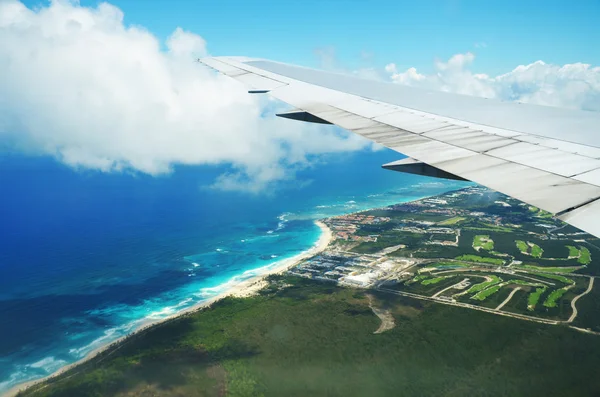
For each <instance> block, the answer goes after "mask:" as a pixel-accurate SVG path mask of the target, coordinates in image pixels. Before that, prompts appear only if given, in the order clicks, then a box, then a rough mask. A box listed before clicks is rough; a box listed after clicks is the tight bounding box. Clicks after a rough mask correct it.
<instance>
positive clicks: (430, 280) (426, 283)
mask: <svg viewBox="0 0 600 397" xmlns="http://www.w3.org/2000/svg"><path fill="white" fill-rule="evenodd" d="M451 277H454V276H444V277H436V278H430V279H428V280H423V281H421V284H423V285H429V284H437V283H439V282H440V281H442V280H445V279H447V278H451Z"/></svg>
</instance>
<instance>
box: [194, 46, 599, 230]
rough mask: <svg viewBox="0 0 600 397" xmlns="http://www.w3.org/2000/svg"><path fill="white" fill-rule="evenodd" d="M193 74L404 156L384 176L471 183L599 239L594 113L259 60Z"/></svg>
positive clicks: (212, 63) (213, 63) (229, 60)
mask: <svg viewBox="0 0 600 397" xmlns="http://www.w3.org/2000/svg"><path fill="white" fill-rule="evenodd" d="M200 62H202V63H203V64H205V65H207V66H209V67H211V68H213V69H216V70H218V71H219V72H221V73H223V74H225V75H227V76H230V77H232V78H234V79H236V80H239V81H240V82H242V83H245V84H247V85H248V86H249V87H250V88H251V89H250V90H249V92H250V93H268V94H269V95H271V96H273V97H275V98H277V99H279V100H281V101H283V102H286V103H289V104H290V105H292V106H294V107H295V108H296V109H295V110H293V111H290V112H288V113H284V114H280V115H279V116H282V117H287V118H291V119H296V120H302V121H309V122H320V123H331V124H335V125H338V126H340V127H342V128H345V129H347V130H350V131H352V132H354V133H357V134H359V135H362V136H364V137H365V138H368V139H370V140H372V141H375V142H377V143H380V144H382V145H384V146H386V147H388V148H390V149H392V150H395V151H397V152H399V153H402V154H405V155H407V156H409V158H408V159H404V160H400V161H398V162H395V163H390V164H386V165H384V167H385V168H390V169H394V170H397V171H406V172H412V173H419V174H423V175H431V176H438V177H447V178H448V177H449V178H457V179H466V180H470V181H474V182H476V183H479V184H481V185H483V186H487V187H489V188H491V189H494V190H496V191H498V192H501V193H504V194H507V195H509V196H512V197H514V198H517V199H519V200H521V201H524V202H526V203H529V204H531V205H534V206H536V207H539V208H541V209H544V210H546V211H549V212H551V213H553V214H555V215H556V216H557V217H558V218H559V219H561V220H563V221H565V222H567V223H570V224H571V225H574V226H575V227H578V228H579V229H582V230H584V231H586V232H588V233H591V234H593V235H595V236H600V113H598V112H589V111H578V110H569V109H561V108H553V107H547V106H536V105H529V104H521V103H514V102H500V101H495V100H491V99H486V98H477V97H471V96H466V95H456V94H450V93H445V92H435V91H427V90H421V89H415V88H411V87H407V86H402V85H398V84H393V83H385V82H377V81H370V80H363V79H359V78H355V77H353V76H346V75H341V74H336V73H329V72H324V71H319V70H314V69H308V68H304V67H298V66H293V65H288V64H284V63H278V62H273V61H268V60H262V59H252V58H243V57H210V58H203V59H200Z"/></svg>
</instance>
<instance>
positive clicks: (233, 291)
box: [5, 220, 333, 397]
mask: <svg viewBox="0 0 600 397" xmlns="http://www.w3.org/2000/svg"><path fill="white" fill-rule="evenodd" d="M314 223H315V225H317V226H318V227H319V228H320V229H321V235H320V236H319V239H318V240H317V242H316V243H315V244H314V245H313V246H312V247H310V248H309V249H308V250H306V251H303V252H301V253H299V254H298V255H295V256H292V257H290V258H287V259H283V260H281V261H278V262H275V263H274V264H273V266H265V268H266V269H264V271H262V272H261V273H260V274H257V275H255V276H253V277H251V278H249V279H247V280H244V281H240V282H239V283H237V284H234V285H232V286H231V288H229V289H227V290H226V291H223V292H222V293H220V294H219V295H217V296H214V297H212V298H210V299H207V300H205V301H202V302H198V303H197V304H195V305H193V306H190V307H188V308H186V309H184V310H181V311H179V312H177V313H174V314H172V315H170V316H168V317H165V318H162V319H160V320H149V321H148V322H146V323H144V324H143V325H141V326H140V327H139V328H137V329H136V330H134V331H133V332H131V333H129V334H127V335H123V336H121V337H119V338H117V339H115V340H114V341H111V342H109V343H108V344H106V345H104V346H101V347H98V348H96V349H94V350H92V351H91V352H89V353H88V354H86V356H85V357H83V358H81V359H79V360H77V361H75V362H73V363H71V364H68V365H65V366H64V367H62V368H60V369H59V370H57V371H56V372H54V373H52V374H50V375H47V376H45V377H43V378H39V379H34V380H30V381H28V382H23V383H19V384H17V385H15V386H13V387H12V388H10V389H8V390H7V391H6V394H5V396H6V397H14V396H16V395H17V394H18V393H20V392H23V391H25V390H26V389H29V388H30V387H32V386H35V385H38V384H40V383H43V382H45V381H47V380H49V379H52V378H55V377H57V376H60V375H62V374H64V373H65V372H67V371H70V370H72V369H73V368H75V367H77V366H79V365H81V364H83V363H85V362H88V361H90V360H92V359H94V358H95V357H96V356H98V355H99V354H101V353H103V352H105V351H107V350H108V349H110V348H111V347H114V346H116V345H117V344H119V343H122V342H123V341H124V340H125V339H127V338H129V337H131V336H132V335H136V334H138V333H141V332H144V331H146V330H147V329H149V328H151V327H153V326H155V325H157V324H161V323H164V322H167V321H171V320H173V319H176V318H179V317H183V316H185V315H187V314H190V313H193V312H196V311H199V310H201V309H203V308H206V307H208V306H210V305H212V304H213V303H215V302H216V301H218V300H221V299H223V298H225V297H228V296H235V297H247V296H251V295H253V294H255V293H256V292H257V291H259V290H260V289H262V287H263V286H265V285H266V284H265V283H266V282H265V278H266V277H267V276H269V275H271V274H281V273H283V272H285V271H287V270H288V269H290V268H292V267H294V266H296V265H297V264H298V263H299V262H300V261H302V260H304V259H306V258H308V257H311V256H313V255H316V254H318V253H319V252H321V251H323V250H324V249H325V248H327V246H328V245H329V243H330V242H331V240H332V238H333V234H332V232H331V229H329V228H328V227H327V225H325V223H323V222H321V221H320V220H317V221H315V222H314Z"/></svg>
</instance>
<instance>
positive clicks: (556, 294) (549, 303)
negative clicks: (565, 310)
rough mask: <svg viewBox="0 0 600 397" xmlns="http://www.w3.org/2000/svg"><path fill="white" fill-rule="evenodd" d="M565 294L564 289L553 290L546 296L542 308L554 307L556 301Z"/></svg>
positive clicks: (565, 290)
mask: <svg viewBox="0 0 600 397" xmlns="http://www.w3.org/2000/svg"><path fill="white" fill-rule="evenodd" d="M565 292H567V289H566V288H560V289H555V290H554V291H552V292H551V293H550V295H548V297H547V298H546V300H545V301H544V306H546V307H556V301H557V300H559V299H560V297H561V296H563V295H564V293H565Z"/></svg>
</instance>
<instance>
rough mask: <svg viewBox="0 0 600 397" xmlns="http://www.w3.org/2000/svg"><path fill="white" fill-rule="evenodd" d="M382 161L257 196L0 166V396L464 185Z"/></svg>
mask: <svg viewBox="0 0 600 397" xmlns="http://www.w3.org/2000/svg"><path fill="white" fill-rule="evenodd" d="M390 157H391V155H390V154H389V153H371V152H364V153H358V154H356V155H353V156H348V157H344V158H341V159H338V160H335V161H332V162H330V163H329V164H328V165H327V166H322V167H320V168H316V169H310V170H306V171H303V172H301V173H300V174H299V175H298V179H300V180H303V181H305V182H306V181H309V182H310V183H304V184H303V186H304V187H302V188H297V187H296V186H293V185H291V186H287V187H283V188H282V189H281V190H276V191H273V192H270V193H269V194H267V195H258V196H255V195H248V194H241V193H223V192H216V191H212V190H210V189H206V188H204V187H203V186H205V185H206V184H208V183H210V181H211V180H213V179H214V176H215V175H217V174H218V173H219V172H222V170H220V169H207V168H200V167H189V168H180V169H177V170H176V172H175V173H174V174H173V175H170V176H168V177H163V178H151V177H145V176H139V175H125V174H119V175H116V174H101V173H77V172H73V171H72V170H70V169H68V168H65V167H63V166H60V165H57V164H56V163H54V162H53V161H51V160H48V159H37V160H33V159H28V158H20V157H17V158H9V159H2V161H1V162H0V166H1V167H2V169H3V171H4V172H3V173H1V174H0V184H1V185H2V186H3V189H4V192H6V194H4V195H3V197H2V206H1V209H0V219H3V223H2V224H1V226H0V228H1V229H0V232H2V236H4V238H3V239H2V245H1V246H0V318H1V319H2V321H1V323H2V327H1V328H0V392H1V391H6V390H7V389H9V388H10V387H12V386H14V385H15V384H18V383H22V382H26V381H28V380H32V379H36V378H40V377H43V376H46V375H49V374H51V373H53V372H55V371H56V370H58V369H60V368H61V367H62V366H64V365H66V364H68V363H72V362H74V361H77V360H79V359H81V358H82V357H85V356H86V355H87V354H88V353H89V352H91V351H92V350H94V349H96V348H98V347H101V346H103V345H106V344H108V343H110V342H111V341H114V340H115V339H117V338H119V337H121V336H123V335H126V334H128V333H130V332H132V331H134V330H135V329H137V328H139V327H140V326H142V325H144V324H147V323H148V322H151V321H157V320H160V319H163V318H166V317H168V316H170V315H172V314H175V313H177V312H178V311H181V310H184V309H186V308H189V307H191V306H193V305H195V304H197V303H200V302H202V301H204V300H206V299H210V298H211V297H214V296H215V295H218V294H220V293H221V292H223V291H224V290H226V289H227V288H229V287H230V286H231V285H232V284H235V283H237V282H240V281H243V280H245V279H248V278H250V277H253V276H254V275H256V274H258V273H260V272H262V271H264V268H265V267H269V266H274V265H275V264H276V263H277V262H278V261H280V260H283V259H286V258H289V257H292V256H295V255H298V254H299V253H301V252H303V251H305V250H307V249H309V248H310V247H312V246H313V245H314V244H315V243H316V242H317V240H318V238H319V236H320V229H319V228H318V227H317V226H316V225H315V224H314V220H316V219H320V218H323V217H329V216H333V215H339V214H343V213H349V212H354V211H358V210H362V209H369V208H374V207H382V206H386V205H389V204H394V203H398V202H404V201H410V200H414V199H417V198H420V197H424V196H429V195H434V194H438V193H441V192H444V191H447V190H451V189H453V188H458V187H462V186H465V184H463V183H454V182H440V181H436V180H431V179H427V178H420V177H416V176H411V175H403V174H399V173H393V172H387V171H382V170H380V168H379V166H378V165H379V164H381V163H384V162H388V161H390V160H391V158H390ZM348 175H352V178H348V177H347V176H348Z"/></svg>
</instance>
